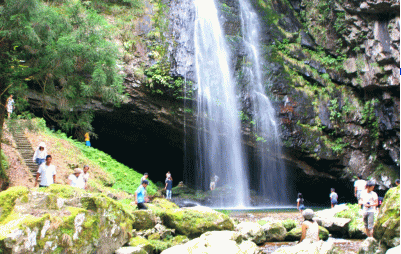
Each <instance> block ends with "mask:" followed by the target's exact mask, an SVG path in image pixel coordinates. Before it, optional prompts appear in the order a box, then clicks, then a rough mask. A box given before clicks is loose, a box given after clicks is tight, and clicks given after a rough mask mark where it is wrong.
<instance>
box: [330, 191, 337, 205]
mask: <svg viewBox="0 0 401 254" xmlns="http://www.w3.org/2000/svg"><path fill="white" fill-rule="evenodd" d="M330 202H331V208H333V207H334V206H335V205H337V204H338V195H337V193H336V190H335V189H334V188H331V193H330Z"/></svg>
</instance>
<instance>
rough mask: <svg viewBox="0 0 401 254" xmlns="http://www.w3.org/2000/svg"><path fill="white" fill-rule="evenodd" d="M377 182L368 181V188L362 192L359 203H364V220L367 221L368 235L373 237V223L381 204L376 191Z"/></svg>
mask: <svg viewBox="0 0 401 254" xmlns="http://www.w3.org/2000/svg"><path fill="white" fill-rule="evenodd" d="M374 188H375V184H374V182H372V181H369V182H367V183H366V190H365V191H364V192H362V194H361V198H360V199H359V204H360V205H363V221H364V223H365V229H366V235H367V236H368V237H373V224H374V219H375V211H376V207H377V206H378V205H379V198H378V196H377V194H376V192H374V191H373V190H374Z"/></svg>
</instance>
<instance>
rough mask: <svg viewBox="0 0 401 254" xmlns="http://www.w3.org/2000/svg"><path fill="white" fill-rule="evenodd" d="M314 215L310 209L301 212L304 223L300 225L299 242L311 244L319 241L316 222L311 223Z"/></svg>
mask: <svg viewBox="0 0 401 254" xmlns="http://www.w3.org/2000/svg"><path fill="white" fill-rule="evenodd" d="M314 215H315V213H314V212H313V210H312V209H306V210H305V211H303V212H302V216H303V217H304V219H305V221H304V222H303V223H302V234H301V239H300V240H299V242H302V241H303V240H309V241H311V242H317V241H319V225H318V224H317V222H316V221H313V216H314Z"/></svg>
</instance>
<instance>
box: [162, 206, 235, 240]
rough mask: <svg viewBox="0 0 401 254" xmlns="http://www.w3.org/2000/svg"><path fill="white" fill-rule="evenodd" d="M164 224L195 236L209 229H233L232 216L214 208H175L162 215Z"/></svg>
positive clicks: (178, 231) (182, 233)
mask: <svg viewBox="0 0 401 254" xmlns="http://www.w3.org/2000/svg"><path fill="white" fill-rule="evenodd" d="M162 221H163V224H164V225H165V226H167V227H169V228H173V229H175V230H176V232H177V233H178V234H181V235H186V236H188V237H189V238H195V237H198V236H200V235H201V234H203V233H205V232H207V231H219V230H233V229H234V224H233V222H232V221H231V220H230V218H229V217H228V216H227V215H225V214H222V213H219V212H216V211H213V210H212V209H203V210H195V209H190V208H186V209H173V210H167V211H166V212H165V213H164V214H163V215H162Z"/></svg>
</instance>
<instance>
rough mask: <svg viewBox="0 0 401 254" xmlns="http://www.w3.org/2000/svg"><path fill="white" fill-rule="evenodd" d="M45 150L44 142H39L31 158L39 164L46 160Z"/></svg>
mask: <svg viewBox="0 0 401 254" xmlns="http://www.w3.org/2000/svg"><path fill="white" fill-rule="evenodd" d="M46 156H47V151H46V144H45V142H40V143H39V145H38V148H36V151H35V153H34V154H33V157H32V160H33V161H34V162H36V164H38V166H40V165H41V164H42V163H43V162H45V161H46Z"/></svg>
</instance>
